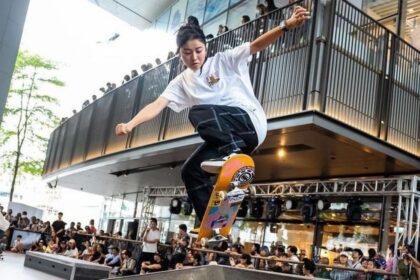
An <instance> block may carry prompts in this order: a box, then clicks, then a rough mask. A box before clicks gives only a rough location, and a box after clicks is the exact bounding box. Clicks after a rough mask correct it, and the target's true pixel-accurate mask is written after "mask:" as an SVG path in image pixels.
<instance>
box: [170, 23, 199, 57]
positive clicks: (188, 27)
mask: <svg viewBox="0 0 420 280" xmlns="http://www.w3.org/2000/svg"><path fill="white" fill-rule="evenodd" d="M195 39H197V40H199V41H201V42H202V43H203V44H204V45H205V44H206V36H205V35H204V33H203V30H201V28H200V26H199V25H197V24H193V23H187V24H185V25H183V26H181V28H179V30H178V34H177V35H176V45H177V47H178V50H177V53H178V52H179V49H180V48H181V47H182V46H183V45H185V43H187V42H188V41H189V40H195Z"/></svg>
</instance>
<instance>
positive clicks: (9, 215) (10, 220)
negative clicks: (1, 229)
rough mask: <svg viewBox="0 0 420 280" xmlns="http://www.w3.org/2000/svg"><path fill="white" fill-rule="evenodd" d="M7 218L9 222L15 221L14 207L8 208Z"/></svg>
mask: <svg viewBox="0 0 420 280" xmlns="http://www.w3.org/2000/svg"><path fill="white" fill-rule="evenodd" d="M5 218H6V220H8V221H9V223H11V222H12V221H13V218H14V217H13V210H12V209H9V210H7V214H6V216H5Z"/></svg>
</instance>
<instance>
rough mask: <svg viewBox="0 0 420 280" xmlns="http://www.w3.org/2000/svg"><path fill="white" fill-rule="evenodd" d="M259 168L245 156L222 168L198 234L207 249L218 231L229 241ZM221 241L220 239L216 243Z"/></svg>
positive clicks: (234, 159) (231, 161)
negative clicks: (228, 237)
mask: <svg viewBox="0 0 420 280" xmlns="http://www.w3.org/2000/svg"><path fill="white" fill-rule="evenodd" d="M254 174H255V164H254V161H253V160H252V158H251V157H250V156H248V155H245V154H238V155H234V156H232V157H231V158H229V159H228V160H227V161H226V162H225V163H224V165H223V167H222V168H221V170H220V172H219V175H218V177H217V181H216V184H215V185H214V188H213V191H212V193H211V196H210V200H209V202H208V204H207V208H206V212H205V214H204V218H203V221H202V222H201V225H200V229H199V231H198V237H197V242H198V243H201V244H202V245H205V244H207V243H208V242H209V238H211V237H213V233H214V231H216V232H218V234H219V236H224V237H227V235H228V234H230V230H231V228H232V225H233V223H234V221H235V218H236V215H237V214H238V210H239V207H240V205H241V203H242V201H243V200H244V198H245V196H246V195H247V193H248V192H249V191H248V189H249V186H250V183H251V182H252V180H253V179H254ZM216 240H220V239H216Z"/></svg>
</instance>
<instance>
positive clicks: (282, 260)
mask: <svg viewBox="0 0 420 280" xmlns="http://www.w3.org/2000/svg"><path fill="white" fill-rule="evenodd" d="M276 259H277V260H278V262H276V264H275V265H274V267H273V268H272V270H273V271H276V272H282V273H288V274H292V273H293V265H292V264H289V263H288V262H287V260H288V258H287V255H286V254H285V253H280V256H278V257H277V258H276Z"/></svg>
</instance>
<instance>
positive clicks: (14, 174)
mask: <svg viewBox="0 0 420 280" xmlns="http://www.w3.org/2000/svg"><path fill="white" fill-rule="evenodd" d="M19 159H20V149H19V150H18V152H17V155H16V160H15V166H14V167H13V180H12V186H11V187H10V197H9V202H12V199H13V194H14V192H15V184H16V178H17V173H18V170H19Z"/></svg>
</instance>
